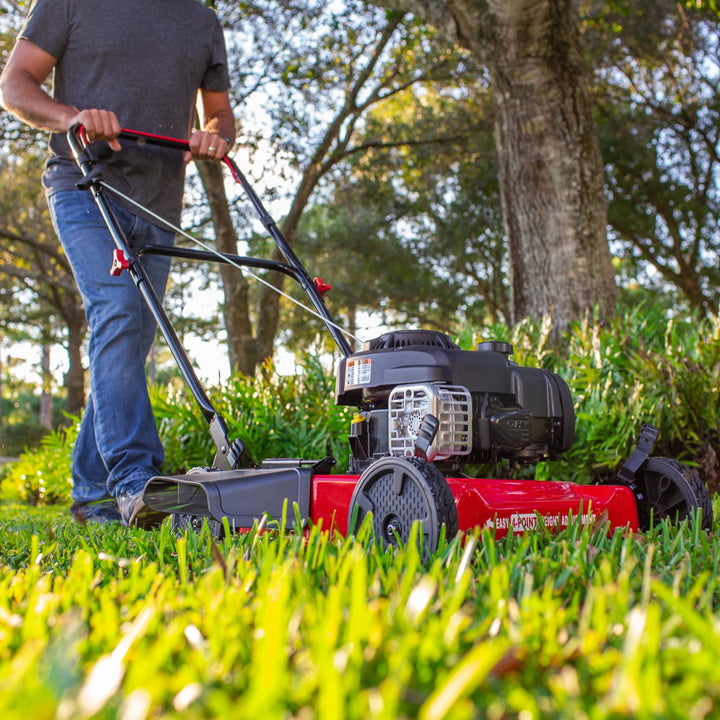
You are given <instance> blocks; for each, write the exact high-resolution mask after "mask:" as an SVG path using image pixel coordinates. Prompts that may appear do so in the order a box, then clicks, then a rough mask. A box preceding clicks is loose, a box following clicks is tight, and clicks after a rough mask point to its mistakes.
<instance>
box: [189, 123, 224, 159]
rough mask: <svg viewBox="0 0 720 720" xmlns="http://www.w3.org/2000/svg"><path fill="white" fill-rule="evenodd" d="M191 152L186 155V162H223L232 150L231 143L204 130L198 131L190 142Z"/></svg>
mask: <svg viewBox="0 0 720 720" xmlns="http://www.w3.org/2000/svg"><path fill="white" fill-rule="evenodd" d="M188 144H189V145H190V152H189V153H185V161H186V162H190V160H193V159H194V160H222V159H223V158H224V157H225V155H227V152H228V150H230V143H229V142H228V141H227V140H226V139H225V138H224V137H222V136H221V135H218V134H217V133H214V132H206V131H204V130H196V131H195V132H193V134H192V135H191V136H190V140H189V141H188Z"/></svg>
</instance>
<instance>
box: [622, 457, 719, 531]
mask: <svg viewBox="0 0 720 720" xmlns="http://www.w3.org/2000/svg"><path fill="white" fill-rule="evenodd" d="M633 485H634V487H633V491H634V493H635V498H636V500H637V505H638V520H639V525H640V529H641V530H649V529H650V526H651V524H653V523H654V524H656V525H657V524H658V523H660V522H662V521H663V520H664V519H665V518H669V519H670V522H673V523H679V522H681V521H682V520H684V519H685V518H688V517H690V516H691V515H692V514H693V512H694V511H695V510H696V508H697V509H699V510H700V512H701V514H702V519H701V521H702V528H703V529H704V530H709V529H710V528H711V527H712V521H713V511H712V502H711V500H710V495H709V494H708V491H707V488H706V487H705V485H704V484H703V482H702V480H701V479H700V478H699V477H698V475H697V473H694V472H693V471H692V470H691V469H690V468H688V467H687V466H685V465H683V464H682V463H681V462H678V461H677V460H674V459H672V458H666V457H649V458H648V459H647V460H646V461H645V462H644V463H643V465H642V467H641V468H640V470H639V471H638V473H637V475H636V476H635V482H634V483H633Z"/></svg>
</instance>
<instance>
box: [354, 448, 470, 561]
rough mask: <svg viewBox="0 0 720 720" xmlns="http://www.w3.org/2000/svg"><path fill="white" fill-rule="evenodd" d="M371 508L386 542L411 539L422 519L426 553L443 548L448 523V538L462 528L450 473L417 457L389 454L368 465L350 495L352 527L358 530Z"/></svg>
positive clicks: (387, 543) (378, 534) (380, 533)
mask: <svg viewBox="0 0 720 720" xmlns="http://www.w3.org/2000/svg"><path fill="white" fill-rule="evenodd" d="M368 513H372V524H373V528H374V530H375V534H376V537H377V538H378V540H379V541H380V543H381V544H382V545H383V547H387V546H388V545H397V544H398V543H403V544H404V543H407V541H408V539H409V537H410V529H411V527H412V525H413V523H414V522H415V521H419V522H420V523H422V525H421V529H420V531H421V533H422V542H421V545H422V547H423V551H424V553H425V554H432V553H434V552H435V551H436V550H437V547H438V543H439V540H440V531H441V528H442V526H443V525H444V526H445V532H446V537H447V538H452V537H453V536H454V535H455V534H456V533H457V531H458V515H457V508H456V506H455V499H454V498H453V494H452V492H451V490H450V486H449V485H448V483H447V480H446V479H445V476H444V475H443V474H442V473H441V472H440V470H438V469H437V468H436V467H435V466H434V465H433V464H431V463H429V462H428V461H427V460H422V459H421V458H417V457H384V458H382V459H381V460H378V461H377V462H374V463H373V464H372V465H370V467H368V468H367V469H366V470H365V472H364V473H363V474H362V475H361V476H360V479H359V480H358V482H357V485H356V486H355V491H354V492H353V496H352V499H351V501H350V509H349V515H348V517H349V522H348V533H354V532H356V531H357V529H358V528H359V527H360V524H361V523H362V521H363V518H364V517H365V515H367V514H368Z"/></svg>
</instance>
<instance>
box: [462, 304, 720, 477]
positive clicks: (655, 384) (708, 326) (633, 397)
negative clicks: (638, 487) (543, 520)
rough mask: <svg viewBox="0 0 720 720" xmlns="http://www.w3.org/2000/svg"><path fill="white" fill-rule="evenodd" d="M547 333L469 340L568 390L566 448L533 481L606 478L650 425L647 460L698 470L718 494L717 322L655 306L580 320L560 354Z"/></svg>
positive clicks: (540, 329)
mask: <svg viewBox="0 0 720 720" xmlns="http://www.w3.org/2000/svg"><path fill="white" fill-rule="evenodd" d="M548 330H549V326H548V323H547V322H546V323H544V324H543V323H540V322H531V321H527V322H524V323H521V324H520V325H518V326H517V327H516V328H515V329H514V330H513V331H512V332H510V331H508V330H507V328H504V327H503V326H501V325H497V326H493V327H490V328H487V329H486V330H484V331H483V332H482V334H481V335H477V336H476V338H474V339H478V340H489V339H506V340H508V341H509V342H511V343H512V344H513V345H514V348H515V355H514V356H513V360H514V361H515V362H517V363H518V364H520V365H529V366H536V367H544V368H547V369H550V370H553V371H555V372H557V373H558V374H560V375H561V376H562V377H563V378H564V379H565V380H566V381H567V383H568V385H569V386H570V391H571V393H572V395H573V398H574V400H575V410H576V415H577V423H576V441H575V444H574V445H573V447H572V448H571V449H570V450H569V451H568V452H567V453H565V455H563V456H562V457H561V459H559V460H556V461H552V462H548V463H544V464H541V465H539V466H538V467H537V468H535V476H536V477H537V478H539V479H545V478H552V479H562V480H572V481H577V482H591V481H594V480H602V479H607V478H608V477H609V476H611V475H612V474H613V473H614V472H615V471H616V470H617V469H618V467H619V465H620V464H621V463H622V461H623V460H625V459H626V458H627V457H628V456H629V454H630V453H631V452H632V450H633V449H634V443H635V441H636V440H637V436H638V431H639V430H640V427H641V425H642V424H643V423H651V424H653V425H656V426H657V427H658V428H659V429H660V439H659V441H658V444H657V445H656V448H655V450H654V452H653V454H654V455H660V456H669V457H676V458H679V459H681V460H682V461H683V462H685V463H688V464H691V465H700V464H702V465H703V468H702V470H703V472H702V474H703V475H704V479H705V481H706V482H708V483H709V484H710V485H711V487H713V488H715V489H718V485H717V483H718V480H719V479H720V475H719V473H720V467H718V465H717V459H716V453H717V452H718V451H720V388H718V386H717V377H718V373H720V319H718V318H717V317H714V318H710V319H706V320H702V319H700V318H698V317H696V316H690V317H686V318H680V317H673V316H672V314H670V315H668V314H667V313H666V312H665V310H664V309H663V308H662V306H657V305H639V306H636V307H635V308H634V310H632V311H628V312H627V313H625V314H624V315H623V316H622V317H618V318H616V319H615V320H614V321H612V322H611V323H608V324H605V325H600V324H597V323H596V322H595V321H594V320H593V318H591V317H588V318H587V319H586V320H585V321H584V322H582V323H578V324H576V325H575V326H574V327H573V328H572V329H571V330H570V332H569V333H568V335H567V337H566V338H565V341H564V345H563V346H562V348H559V347H557V346H553V345H552V344H551V343H550V341H549V333H548ZM466 342H467V340H466ZM708 461H709V464H707V463H708ZM494 471H495V472H498V469H494ZM499 472H502V471H501V470H500V471H499Z"/></svg>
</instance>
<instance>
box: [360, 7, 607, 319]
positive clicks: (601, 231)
mask: <svg viewBox="0 0 720 720" xmlns="http://www.w3.org/2000/svg"><path fill="white" fill-rule="evenodd" d="M372 1H373V2H374V4H377V5H381V6H383V7H387V8H393V9H396V10H400V11H403V12H410V13H413V14H414V15H415V16H416V17H418V18H419V19H421V20H422V21H425V22H427V23H430V24H432V25H433V26H435V27H436V28H437V29H439V30H440V31H441V32H442V33H443V34H444V35H445V36H446V37H447V38H448V39H449V41H451V42H454V43H459V44H461V45H463V46H465V47H466V48H468V49H469V50H470V51H471V52H472V53H473V55H474V56H475V57H476V58H478V60H479V61H480V62H481V63H482V64H483V65H484V66H485V67H486V68H487V71H488V75H489V78H490V82H491V85H492V89H493V97H494V108H495V133H496V147H497V155H498V163H499V172H498V175H499V182H500V194H501V198H502V205H503V213H504V226H505V232H506V235H507V241H508V245H509V253H510V267H511V282H512V291H513V314H514V317H515V318H516V319H519V318H522V317H525V316H528V315H533V316H540V315H543V314H545V313H552V316H553V321H554V326H555V328H556V330H561V329H562V328H564V327H566V326H567V325H568V323H569V322H571V321H572V320H573V319H575V318H577V317H578V316H579V315H581V314H582V313H583V312H585V311H586V310H587V309H588V308H589V307H592V306H597V307H599V308H600V310H601V312H602V313H604V314H609V313H611V312H612V311H613V309H614V304H615V298H616V292H617V290H616V286H615V280H614V271H613V267H612V262H611V256H610V252H609V249H608V242H607V236H606V223H607V212H606V201H605V197H604V193H603V181H604V177H603V164H602V159H601V156H600V151H599V145H598V141H597V137H596V133H595V128H594V126H593V120H592V109H591V103H590V96H589V91H588V73H587V69H586V67H585V60H584V54H583V44H582V38H581V34H580V29H579V24H578V18H577V15H576V12H575V6H574V3H573V1H572V0H372Z"/></svg>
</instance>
